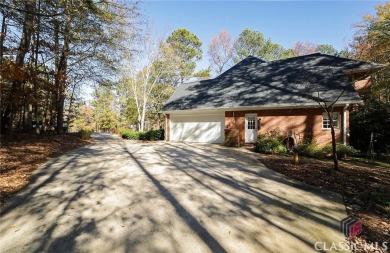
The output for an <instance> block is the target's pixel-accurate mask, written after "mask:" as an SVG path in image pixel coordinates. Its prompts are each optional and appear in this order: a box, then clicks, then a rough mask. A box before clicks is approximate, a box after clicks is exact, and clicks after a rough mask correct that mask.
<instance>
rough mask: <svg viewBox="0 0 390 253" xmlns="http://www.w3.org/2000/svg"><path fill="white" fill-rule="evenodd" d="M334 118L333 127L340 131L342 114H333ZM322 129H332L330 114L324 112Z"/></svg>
mask: <svg viewBox="0 0 390 253" xmlns="http://www.w3.org/2000/svg"><path fill="white" fill-rule="evenodd" d="M332 118H333V127H334V128H336V129H338V128H339V127H340V120H339V119H340V114H339V113H338V112H333V113H332ZM322 129H330V120H329V117H328V113H326V112H324V113H323V114H322Z"/></svg>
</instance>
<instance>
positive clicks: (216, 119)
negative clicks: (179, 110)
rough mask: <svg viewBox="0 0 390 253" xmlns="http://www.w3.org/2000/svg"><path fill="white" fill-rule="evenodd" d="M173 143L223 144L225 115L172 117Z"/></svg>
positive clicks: (171, 132)
mask: <svg viewBox="0 0 390 253" xmlns="http://www.w3.org/2000/svg"><path fill="white" fill-rule="evenodd" d="M170 120H171V124H170V139H171V141H187V142H200V143H223V142H224V139H225V133H224V128H225V114H199V115H171V117H170Z"/></svg>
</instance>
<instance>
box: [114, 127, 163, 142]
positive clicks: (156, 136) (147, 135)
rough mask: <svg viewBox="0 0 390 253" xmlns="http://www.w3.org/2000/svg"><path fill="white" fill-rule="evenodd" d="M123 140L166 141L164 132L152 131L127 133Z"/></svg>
mask: <svg viewBox="0 0 390 253" xmlns="http://www.w3.org/2000/svg"><path fill="white" fill-rule="evenodd" d="M122 138H124V139H129V140H142V141H157V140H163V139H164V130H150V131H147V132H136V131H127V132H124V133H122Z"/></svg>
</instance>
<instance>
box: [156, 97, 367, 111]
mask: <svg viewBox="0 0 390 253" xmlns="http://www.w3.org/2000/svg"><path fill="white" fill-rule="evenodd" d="M349 104H363V100H348V101H337V102H336V103H335V104H334V105H333V106H334V107H342V106H343V107H344V106H345V105H349ZM301 108H321V106H320V105H319V104H318V103H316V102H313V103H302V104H284V105H263V106H240V107H219V108H198V109H190V110H174V111H161V112H163V113H167V114H180V113H193V112H196V113H210V114H216V113H218V112H225V111H251V110H252V111H260V110H274V109H301Z"/></svg>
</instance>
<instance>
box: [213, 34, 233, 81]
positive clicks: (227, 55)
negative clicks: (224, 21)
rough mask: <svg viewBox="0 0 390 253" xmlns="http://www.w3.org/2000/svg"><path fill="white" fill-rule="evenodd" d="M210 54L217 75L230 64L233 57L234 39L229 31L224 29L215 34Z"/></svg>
mask: <svg viewBox="0 0 390 253" xmlns="http://www.w3.org/2000/svg"><path fill="white" fill-rule="evenodd" d="M208 54H209V57H210V63H211V67H212V68H213V69H214V71H215V73H216V74H217V75H220V74H221V73H222V72H223V71H224V70H225V69H226V67H229V66H230V64H231V63H232V59H233V41H232V36H231V35H230V33H229V32H228V31H226V30H222V31H220V32H219V33H218V34H216V35H214V36H213V38H212V39H211V41H210V43H209V50H208Z"/></svg>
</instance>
